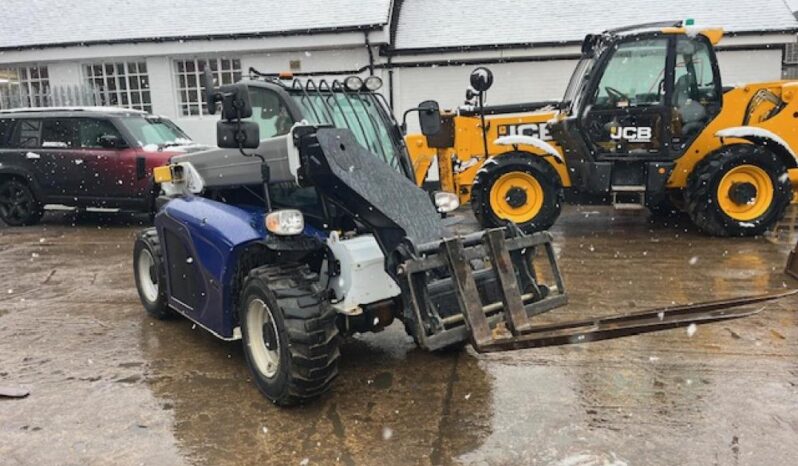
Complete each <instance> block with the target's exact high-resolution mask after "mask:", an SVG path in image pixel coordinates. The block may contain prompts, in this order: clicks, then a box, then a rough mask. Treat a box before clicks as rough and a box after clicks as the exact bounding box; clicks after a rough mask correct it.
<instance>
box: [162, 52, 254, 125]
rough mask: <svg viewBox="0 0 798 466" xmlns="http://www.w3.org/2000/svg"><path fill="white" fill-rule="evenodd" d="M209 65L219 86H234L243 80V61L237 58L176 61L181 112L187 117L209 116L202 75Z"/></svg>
mask: <svg viewBox="0 0 798 466" xmlns="http://www.w3.org/2000/svg"><path fill="white" fill-rule="evenodd" d="M208 65H210V67H211V71H212V72H213V75H214V77H215V78H216V83H217V84H218V85H224V84H233V83H235V82H237V81H239V80H240V79H241V60H239V59H237V58H234V59H230V58H208V59H194V60H175V68H176V74H177V90H178V93H179V94H180V111H181V112H182V113H183V115H185V116H189V115H196V116H199V115H207V114H208V107H207V105H206V104H205V98H204V97H203V95H202V91H203V87H202V73H203V72H204V71H205V67H206V66H208Z"/></svg>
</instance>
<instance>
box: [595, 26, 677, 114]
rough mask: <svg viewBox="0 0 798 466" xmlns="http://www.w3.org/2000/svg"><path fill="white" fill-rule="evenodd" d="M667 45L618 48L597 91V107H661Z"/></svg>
mask: <svg viewBox="0 0 798 466" xmlns="http://www.w3.org/2000/svg"><path fill="white" fill-rule="evenodd" d="M667 45H668V40H667V39H646V40H638V41H634V42H625V43H622V44H620V45H618V46H617V47H616V49H615V52H614V54H613V56H612V58H611V59H610V62H609V63H608V64H607V67H606V68H605V69H604V75H603V76H602V77H601V82H600V83H599V86H598V89H597V90H596V100H595V102H596V107H597V108H600V109H613V108H625V107H638V106H649V105H663V104H664V103H665V102H664V101H663V97H664V93H665V86H664V83H665V59H666V57H667V51H668V47H667Z"/></svg>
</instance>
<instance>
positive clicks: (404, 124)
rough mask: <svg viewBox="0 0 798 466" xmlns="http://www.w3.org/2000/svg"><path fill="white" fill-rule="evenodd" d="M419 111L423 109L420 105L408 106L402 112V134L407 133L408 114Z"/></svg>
mask: <svg viewBox="0 0 798 466" xmlns="http://www.w3.org/2000/svg"><path fill="white" fill-rule="evenodd" d="M418 111H421V109H420V108H419V107H415V108H408V109H407V110H405V112H404V113H403V114H402V134H404V135H407V115H410V114H411V113H413V112H418Z"/></svg>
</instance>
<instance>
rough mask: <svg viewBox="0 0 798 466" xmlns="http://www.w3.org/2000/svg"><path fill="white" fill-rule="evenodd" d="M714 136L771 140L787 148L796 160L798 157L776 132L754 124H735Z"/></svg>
mask: <svg viewBox="0 0 798 466" xmlns="http://www.w3.org/2000/svg"><path fill="white" fill-rule="evenodd" d="M715 137H718V138H738V139H746V140H749V141H752V142H753V141H755V140H765V141H772V142H775V143H776V144H778V145H780V146H781V147H783V148H784V149H785V150H787V152H789V153H790V155H791V156H792V158H794V159H795V160H796V161H798V157H797V156H796V155H795V152H794V151H793V150H792V148H791V147H790V145H789V144H787V142H786V141H785V140H784V139H782V138H781V137H780V136H779V135H777V134H776V133H774V132H772V131H768V130H766V129H764V128H757V127H755V126H735V127H733V128H726V129H722V130H720V131H718V132H717V133H715Z"/></svg>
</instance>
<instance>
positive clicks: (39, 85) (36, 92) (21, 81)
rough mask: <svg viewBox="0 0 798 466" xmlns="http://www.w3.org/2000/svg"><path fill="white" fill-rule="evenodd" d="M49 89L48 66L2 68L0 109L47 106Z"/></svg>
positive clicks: (0, 73) (0, 74)
mask: <svg viewBox="0 0 798 466" xmlns="http://www.w3.org/2000/svg"><path fill="white" fill-rule="evenodd" d="M49 91H50V78H49V75H48V74H47V67H46V66H18V67H14V68H4V69H0V109H2V108H16V107H46V106H47V103H48V94H49Z"/></svg>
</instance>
